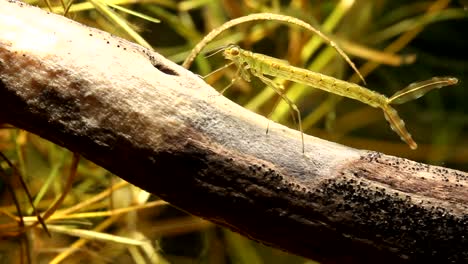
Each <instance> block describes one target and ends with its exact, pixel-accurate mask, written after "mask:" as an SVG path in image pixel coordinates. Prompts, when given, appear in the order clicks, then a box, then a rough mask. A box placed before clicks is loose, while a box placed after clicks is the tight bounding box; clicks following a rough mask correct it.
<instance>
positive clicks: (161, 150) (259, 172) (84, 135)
mask: <svg viewBox="0 0 468 264" xmlns="http://www.w3.org/2000/svg"><path fill="white" fill-rule="evenodd" d="M0 118H1V119H2V120H3V121H6V122H8V123H11V124H13V125H15V126H17V127H20V128H23V129H26V130H28V131H31V132H33V133H36V134H38V135H40V136H42V137H43V138H46V139H48V140H51V141H53V142H55V143H57V144H60V145H62V146H65V147H67V148H69V149H70V150H72V151H75V152H78V153H80V154H82V155H83V156H85V157H86V158H88V159H89V160H91V161H93V162H95V163H97V164H99V165H101V166H103V167H104V168H106V169H108V170H109V171H111V172H113V173H115V174H117V175H119V176H121V177H122V178H124V179H125V180H127V181H129V182H131V183H133V184H135V185H137V186H139V187H141V188H143V189H145V190H147V191H149V192H151V193H154V194H156V195H158V196H159V197H161V198H162V199H164V200H166V201H168V202H170V203H171V204H173V205H174V206H177V207H179V208H180V209H182V210H185V211H187V212H189V213H191V214H194V215H197V216H200V217H203V218H205V219H208V220H210V221H213V222H215V223H218V224H220V225H223V226H226V227H229V228H231V229H232V230H234V231H237V232H239V233H241V234H244V235H246V236H248V237H250V238H252V239H255V240H258V241H261V242H263V243H265V244H268V245H271V246H274V247H277V248H281V249H283V250H286V251H289V252H293V253H296V254H300V255H303V256H306V257H310V258H313V259H316V260H319V261H322V262H323V263H337V262H343V263H344V262H346V263H352V262H355V263H375V262H379V263H404V262H412V263H416V262H423V261H431V262H432V261H440V262H442V263H446V262H453V263H467V262H468V174H467V173H465V172H461V171H456V170H452V169H447V168H442V167H436V166H430V165H425V164H420V163H416V162H413V161H410V160H406V159H402V158H398V157H393V156H387V155H384V154H381V153H377V152H370V151H363V150H356V149H351V148H348V147H345V146H341V145H339V144H336V143H332V142H327V141H324V140H321V139H318V138H314V137H311V136H306V138H305V140H306V143H305V149H306V153H305V154H302V149H301V141H300V134H299V133H298V132H297V131H293V130H290V129H288V128H286V127H284V126H281V125H277V124H272V125H271V127H270V133H269V134H268V135H265V126H266V124H267V119H265V118H263V117H261V116H259V115H256V114H254V113H252V112H249V111H248V110H245V109H243V108H242V107H240V106H238V105H236V104H234V103H232V102H231V101H229V100H227V99H225V98H224V97H222V96H219V94H218V93H217V92H216V91H214V90H213V89H212V88H211V87H210V86H208V85H207V84H205V83H204V82H203V81H202V80H201V79H200V78H199V77H198V76H196V75H194V74H192V73H191V72H189V71H187V70H185V69H183V68H182V67H180V66H178V65H176V64H174V63H172V62H170V61H168V60H166V59H165V58H163V57H162V56H160V55H158V54H157V53H155V52H152V51H149V50H147V49H145V48H142V47H140V46H137V45H134V44H131V43H129V42H127V41H125V40H122V39H120V38H116V37H113V36H111V35H110V34H107V33H105V32H101V31H98V30H96V29H92V28H88V27H86V26H83V25H80V24H78V23H75V22H73V21H70V20H68V19H66V18H63V17H60V16H57V15H54V14H50V13H47V12H44V11H42V10H40V9H37V8H33V7H30V6H28V5H26V4H23V3H21V2H18V1H13V0H0Z"/></svg>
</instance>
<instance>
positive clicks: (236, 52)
mask: <svg viewBox="0 0 468 264" xmlns="http://www.w3.org/2000/svg"><path fill="white" fill-rule="evenodd" d="M231 55H233V56H237V55H239V49H238V48H232V49H231Z"/></svg>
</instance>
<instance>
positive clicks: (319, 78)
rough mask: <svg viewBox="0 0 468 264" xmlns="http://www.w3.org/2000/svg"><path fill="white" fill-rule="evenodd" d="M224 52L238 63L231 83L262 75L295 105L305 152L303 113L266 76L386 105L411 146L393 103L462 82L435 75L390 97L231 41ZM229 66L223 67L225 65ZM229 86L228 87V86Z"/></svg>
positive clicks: (391, 119) (412, 143)
mask: <svg viewBox="0 0 468 264" xmlns="http://www.w3.org/2000/svg"><path fill="white" fill-rule="evenodd" d="M223 56H224V57H225V58H226V59H227V60H230V61H231V62H230V63H229V64H227V65H225V67H228V66H230V65H232V64H235V65H236V66H237V73H236V77H235V78H234V79H233V80H232V81H231V84H232V83H233V82H234V81H235V79H236V78H238V76H241V77H242V78H244V79H245V80H246V81H250V74H252V75H253V76H255V77H257V78H259V79H260V81H262V82H263V83H265V84H266V85H267V86H269V87H271V88H272V89H273V90H275V91H276V92H277V93H278V94H279V95H280V96H281V97H282V99H283V100H284V101H285V102H286V103H287V104H288V105H289V106H290V107H291V109H293V110H294V112H296V114H297V118H298V121H299V130H300V132H301V137H302V152H304V150H305V149H304V133H303V130H302V124H301V113H300V111H299V109H298V108H297V106H296V104H294V103H293V102H292V101H291V100H290V99H288V98H287V97H286V95H284V93H283V91H282V90H283V87H282V86H281V85H280V84H278V83H276V82H274V81H273V80H271V79H269V78H268V77H266V76H272V77H278V78H281V79H285V80H290V81H293V82H297V83H302V84H305V85H309V86H312V87H314V88H318V89H321V90H324V91H327V92H330V93H334V94H337V95H341V96H344V97H348V98H352V99H355V100H358V101H361V102H363V103H365V104H368V105H370V106H372V107H376V108H380V109H382V110H383V113H384V115H385V119H387V121H388V122H389V123H390V127H391V128H392V129H393V131H395V132H396V133H397V134H398V135H399V136H400V138H401V139H402V140H403V141H404V142H406V144H408V145H409V147H410V148H411V149H416V148H417V147H418V145H417V144H416V142H415V141H414V140H413V138H412V137H411V134H410V133H409V132H408V131H407V130H406V128H405V122H404V121H403V120H402V119H401V118H400V117H399V116H398V113H397V111H396V110H395V109H394V108H393V107H391V106H390V105H394V104H403V103H405V102H408V101H410V100H414V99H417V98H419V97H421V96H423V95H424V94H425V93H427V92H429V91H430V90H432V89H436V88H442V87H444V86H448V85H454V84H456V83H458V79H457V78H454V77H433V78H431V79H429V80H426V81H422V82H416V83H412V84H410V85H409V86H407V87H406V88H404V89H402V90H400V91H398V92H396V93H395V94H394V95H393V96H391V97H390V98H388V97H386V96H385V95H383V94H380V93H377V92H374V91H371V90H369V89H367V88H365V87H362V86H360V85H358V84H355V83H350V82H346V81H343V80H339V79H336V78H333V77H330V76H327V75H324V74H320V73H317V72H313V71H310V70H306V69H303V68H298V67H294V66H291V65H290V64H289V63H288V62H287V61H284V60H280V59H277V58H273V57H270V56H267V55H263V54H259V53H254V52H250V51H247V50H243V49H241V48H240V47H239V46H237V45H235V44H231V45H228V46H227V47H226V48H224V50H223ZM225 67H222V69H223V68H225ZM249 72H250V73H249ZM231 84H230V85H231ZM230 85H229V86H230ZM229 86H228V87H229ZM226 89H227V87H226V88H225V89H224V90H226ZM224 90H223V91H224Z"/></svg>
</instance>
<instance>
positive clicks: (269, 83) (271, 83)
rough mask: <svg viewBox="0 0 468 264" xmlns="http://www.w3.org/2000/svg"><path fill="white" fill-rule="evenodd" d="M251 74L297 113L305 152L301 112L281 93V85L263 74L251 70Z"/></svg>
mask: <svg viewBox="0 0 468 264" xmlns="http://www.w3.org/2000/svg"><path fill="white" fill-rule="evenodd" d="M252 74H253V75H255V76H257V77H258V78H259V79H260V80H261V81H262V82H263V83H265V84H266V85H267V86H269V87H271V88H272V89H273V90H274V91H275V92H276V93H278V94H279V95H280V96H281V98H282V99H283V100H284V101H285V102H286V103H287V104H288V105H289V106H290V107H291V109H293V110H294V111H295V112H296V114H297V119H298V121H299V122H298V123H299V131H300V132H301V139H302V153H304V152H305V147H304V131H302V122H301V112H300V111H299V109H298V108H297V106H296V104H295V103H294V102H292V101H291V100H289V98H288V97H286V95H285V94H284V93H283V91H282V89H281V87H279V86H278V84H277V83H275V82H274V81H272V80H270V79H268V78H267V77H265V76H263V74H260V73H256V72H252Z"/></svg>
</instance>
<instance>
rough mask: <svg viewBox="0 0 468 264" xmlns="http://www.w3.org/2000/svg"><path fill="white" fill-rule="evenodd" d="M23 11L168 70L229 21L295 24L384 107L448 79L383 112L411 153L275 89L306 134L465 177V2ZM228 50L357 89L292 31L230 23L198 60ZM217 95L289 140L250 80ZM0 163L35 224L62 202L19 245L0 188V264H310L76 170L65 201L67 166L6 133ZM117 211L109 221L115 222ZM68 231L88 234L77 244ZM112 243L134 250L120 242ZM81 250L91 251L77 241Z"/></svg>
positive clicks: (283, 114) (54, 152) (0, 138)
mask: <svg viewBox="0 0 468 264" xmlns="http://www.w3.org/2000/svg"><path fill="white" fill-rule="evenodd" d="M27 2H28V3H30V4H33V5H36V6H40V7H41V8H43V9H45V10H52V11H53V12H55V13H58V14H64V13H66V14H65V15H66V16H67V17H69V18H71V19H74V20H76V21H79V22H81V23H84V24H86V25H89V26H92V27H97V28H100V29H103V30H105V31H108V32H110V33H112V34H114V35H118V36H120V37H123V38H126V39H128V40H130V41H133V42H136V43H139V44H141V45H143V46H146V47H148V48H152V49H154V50H156V51H157V52H159V53H161V54H163V55H164V56H166V57H167V58H169V59H171V60H173V61H174V62H176V63H179V64H181V63H182V61H183V60H184V59H185V58H186V57H187V55H188V54H189V52H190V50H191V48H193V47H194V46H195V45H196V44H197V43H198V42H199V41H200V40H201V39H202V38H203V37H204V36H205V35H206V34H207V33H208V32H209V31H210V30H212V29H213V28H215V27H218V26H220V25H222V24H223V23H225V22H227V21H229V20H230V19H233V18H236V17H241V16H245V15H248V14H251V13H258V12H272V13H278V14H283V15H290V16H294V17H297V18H300V19H302V20H304V21H306V22H308V23H310V24H311V25H314V26H315V27H317V28H319V29H320V30H321V31H323V32H324V33H326V34H327V35H328V36H331V37H333V39H334V40H335V41H336V42H337V43H338V45H339V46H341V47H342V48H343V50H344V51H345V52H347V53H348V54H349V56H350V57H351V58H352V59H353V61H354V62H355V63H356V66H358V68H360V69H361V70H362V73H363V74H364V75H366V81H367V85H366V87H369V89H372V90H375V91H378V92H380V93H383V94H385V95H387V96H391V95H392V94H393V93H395V92H396V91H398V90H399V89H402V88H404V87H406V86H407V85H408V84H410V83H412V82H416V81H422V80H425V79H429V78H431V77H433V76H454V77H456V78H458V79H459V80H460V82H459V84H458V85H456V86H453V87H446V88H443V89H440V90H436V91H432V92H430V93H429V94H427V95H425V96H424V97H422V98H420V99H418V100H416V101H411V102H408V103H406V104H404V105H401V106H397V107H396V108H397V109H398V112H399V114H400V116H401V117H402V118H403V119H404V120H405V122H406V125H407V128H408V130H409V131H410V132H411V134H412V135H413V138H414V139H415V141H416V142H417V143H418V144H419V148H418V149H417V150H415V151H412V150H410V149H409V147H408V146H407V145H405V143H404V142H401V141H400V139H399V137H398V136H397V135H396V134H395V133H394V132H393V131H392V130H391V129H390V127H389V125H388V124H387V122H386V121H385V119H384V117H383V114H382V112H381V111H380V110H378V109H373V108H371V107H369V106H367V105H364V104H362V103H360V102H357V101H353V100H351V99H342V98H340V97H338V96H335V95H331V94H329V93H326V92H322V91H320V90H316V89H313V88H310V87H307V86H303V85H298V84H295V83H291V82H284V85H285V87H286V89H287V96H288V97H289V98H290V99H292V100H293V101H294V102H295V103H296V104H297V105H298V107H299V108H300V110H301V112H302V117H303V126H304V131H305V133H307V134H310V135H314V136H318V137H322V138H326V139H329V140H332V141H336V142H339V143H342V144H345V145H348V146H352V147H356V148H363V149H371V150H376V151H381V152H384V153H387V154H392V155H396V156H400V157H406V158H410V159H413V160H417V161H421V162H425V163H429V164H436V165H442V166H445V167H449V168H454V169H459V170H463V171H467V170H468V103H467V102H464V100H466V99H467V98H468V88H467V87H466V83H468V80H467V77H466V76H468V75H467V73H468V52H467V51H466V49H467V47H468V38H467V36H468V11H467V10H468V3H467V2H466V1H461V0H460V1H385V0H378V1H365V0H362V1H350V0H347V1H301V0H291V1H274V0H273V1H266V0H243V1H228V0H225V1H221V0H220V1H212V0H192V1H173V0H111V1H110V0H89V1H81V0H80V1H78V0H76V1H66V0H62V1H56V0H48V1H45V0H41V1H33V0H29V1H27ZM158 21H159V22H158ZM230 43H237V44H239V45H240V46H241V47H242V48H244V49H247V50H251V51H254V52H259V53H263V54H266V55H269V56H273V57H276V58H280V59H284V60H287V61H289V62H290V63H291V64H292V65H295V66H298V67H303V68H309V69H311V70H314V71H318V72H321V73H324V74H327V75H331V76H335V77H337V78H339V79H343V80H351V81H354V82H358V81H359V80H358V79H357V78H356V76H353V72H352V70H350V68H349V66H348V65H347V64H346V63H345V62H344V60H343V59H342V58H340V57H339V56H338V55H337V54H336V52H335V51H334V50H333V49H332V48H330V47H328V46H326V45H324V44H323V43H322V42H321V41H320V40H319V39H318V38H317V37H315V36H313V35H312V34H311V33H310V32H307V31H305V30H303V29H300V28H298V27H296V26H288V25H285V24H282V23H278V22H275V21H263V22H259V21H257V22H251V23H246V24H242V25H239V26H236V27H234V28H232V29H229V30H227V31H226V32H224V33H223V34H221V35H220V36H219V37H218V38H216V39H215V40H214V41H213V42H212V43H210V44H209V45H208V46H207V47H206V48H205V49H204V51H203V53H204V55H206V53H207V52H210V51H212V50H214V49H216V48H219V47H220V46H222V45H226V44H230ZM369 54H370V55H369ZM204 55H200V56H198V57H197V59H196V60H195V62H194V64H193V65H192V67H191V68H190V70H191V71H193V72H195V73H197V74H199V75H201V76H205V75H207V74H209V73H210V72H212V71H213V70H215V69H217V68H219V67H222V66H223V65H225V64H226V61H225V60H224V59H223V57H222V56H221V54H217V55H214V56H210V57H207V56H204ZM235 71H236V69H235V67H230V68H228V69H225V70H223V71H220V72H218V73H216V74H213V75H210V76H209V78H206V81H207V82H208V83H210V84H211V85H212V86H213V87H215V88H216V89H218V90H222V89H223V88H224V87H226V85H228V84H229V83H230V82H231V80H232V78H233V77H234V76H235ZM224 95H225V96H227V97H229V98H230V99H231V100H233V101H235V102H237V103H238V104H240V105H243V106H245V107H246V108H249V109H251V110H253V111H256V112H258V113H260V114H262V115H268V114H270V112H271V111H273V113H272V115H271V118H272V119H273V120H275V121H277V122H281V123H283V124H285V125H288V126H290V127H293V128H296V127H297V124H294V122H293V121H292V120H291V119H290V115H289V110H288V105H287V104H284V103H280V104H279V105H278V107H276V108H275V107H274V106H275V104H276V101H277V100H278V95H277V94H275V93H274V92H273V91H272V89H269V88H268V87H264V85H263V84H262V83H261V82H259V81H258V80H255V79H254V80H252V82H251V83H248V82H245V81H243V80H239V81H237V82H236V83H235V84H234V85H233V86H232V87H231V88H230V89H229V90H227V91H226V92H225V93H224ZM0 151H1V152H2V153H4V154H5V155H6V156H7V157H8V158H9V159H10V160H11V161H12V162H13V163H14V164H15V166H16V167H17V168H18V170H19V171H20V172H21V175H22V176H23V178H24V180H25V181H26V183H27V186H28V188H29V191H30V192H31V193H32V195H33V198H34V202H35V204H36V207H37V208H38V210H39V211H45V210H47V209H48V208H50V207H51V205H52V204H54V203H56V202H55V201H57V199H58V198H57V197H61V196H63V197H65V198H64V200H63V201H62V202H61V203H60V210H59V211H56V212H55V213H54V214H53V215H52V216H51V218H54V217H55V220H53V219H49V221H48V222H47V223H48V225H50V226H51V232H52V233H53V236H52V238H49V237H47V236H46V235H45V233H44V232H43V230H41V229H40V227H36V228H32V229H29V230H28V231H27V232H22V230H21V228H19V229H18V227H17V225H18V224H17V222H18V219H17V218H14V215H17V211H16V208H15V206H14V203H13V200H12V195H11V193H10V192H9V190H10V189H9V188H7V187H8V185H7V184H6V182H5V181H4V180H0V195H1V198H0V212H1V214H0V237H2V238H4V239H2V240H0V262H1V263H21V262H19V261H21V257H22V259H23V260H24V261H27V260H28V259H29V260H31V261H32V260H34V261H37V262H33V263H49V262H50V263H83V262H85V261H86V262H87V263H314V262H313V261H312V260H306V259H303V258H301V257H297V256H292V255H289V254H287V253H284V252H281V251H279V250H275V249H272V248H268V247H265V246H262V245H259V244H257V243H255V242H252V241H250V240H248V239H246V238H243V237H241V236H239V235H237V234H234V233H232V232H230V231H227V230H226V229H224V228H220V227H217V226H214V225H212V224H210V223H208V222H206V221H203V220H201V219H198V218H195V217H192V216H189V215H187V214H185V213H183V212H181V211H178V210H177V209H175V208H172V207H170V206H169V205H167V204H165V203H163V202H162V201H159V200H158V198H157V197H155V196H152V195H149V194H146V193H144V192H143V191H141V190H138V189H136V188H134V187H130V186H129V185H127V184H125V183H122V182H121V180H120V179H118V178H117V177H116V176H114V175H111V174H110V173H108V172H107V171H105V170H104V169H102V168H99V167H97V166H96V165H94V164H93V163H91V162H88V161H85V160H82V161H81V162H80V164H79V166H78V170H77V175H76V176H75V177H74V179H73V181H72V182H70V186H71V189H67V185H66V181H67V179H68V175H69V174H70V172H72V171H73V166H72V163H71V160H72V154H71V153H69V152H68V151H67V150H64V149H62V148H60V147H58V146H56V145H54V144H52V143H50V142H47V141H44V140H43V139H40V138H39V137H37V136H35V135H32V134H29V133H27V132H25V131H20V130H17V129H15V128H13V127H11V126H9V125H8V124H3V125H2V129H1V130H0ZM0 165H1V172H2V174H5V176H11V175H14V173H13V171H12V169H11V168H9V166H8V164H7V163H6V162H1V163H0ZM0 179H3V178H0ZM10 185H11V188H13V189H12V190H13V191H14V193H15V194H16V196H17V198H18V200H19V201H20V205H21V208H22V213H23V215H29V216H31V217H29V218H27V219H26V220H27V221H26V222H27V223H30V222H34V221H36V218H35V217H33V213H32V210H31V206H30V204H29V202H28V201H27V199H26V195H25V191H24V189H23V188H22V187H21V184H20V183H19V181H18V179H17V178H16V177H14V176H11V184H10ZM115 185H117V186H119V189H115V190H112V191H111V190H110V189H109V188H110V186H115ZM64 193H65V194H67V195H66V196H65V195H64ZM132 206H133V207H132ZM145 208H151V209H149V210H145ZM117 209H118V210H121V211H119V213H116V212H117V211H115V210H117ZM245 217H249V216H248V215H246V216H245ZM28 221H29V222H28ZM54 228H55V229H54ZM64 228H65V229H66V230H63V229H64ZM81 230H94V231H95V232H94V233H91V234H86V233H85V232H84V231H81ZM101 234H108V235H113V236H110V237H101V236H100V235H101ZM120 237H126V238H131V239H133V240H131V241H120V240H119V239H118V238H120ZM85 238H87V239H90V240H89V241H87V242H86V239H85ZM310 239H320V238H312V237H311V238H310ZM80 241H81V242H80ZM141 241H144V243H141ZM132 243H134V244H135V243H136V245H133V244H132ZM138 243H139V244H138ZM337 250H339V249H337Z"/></svg>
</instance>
